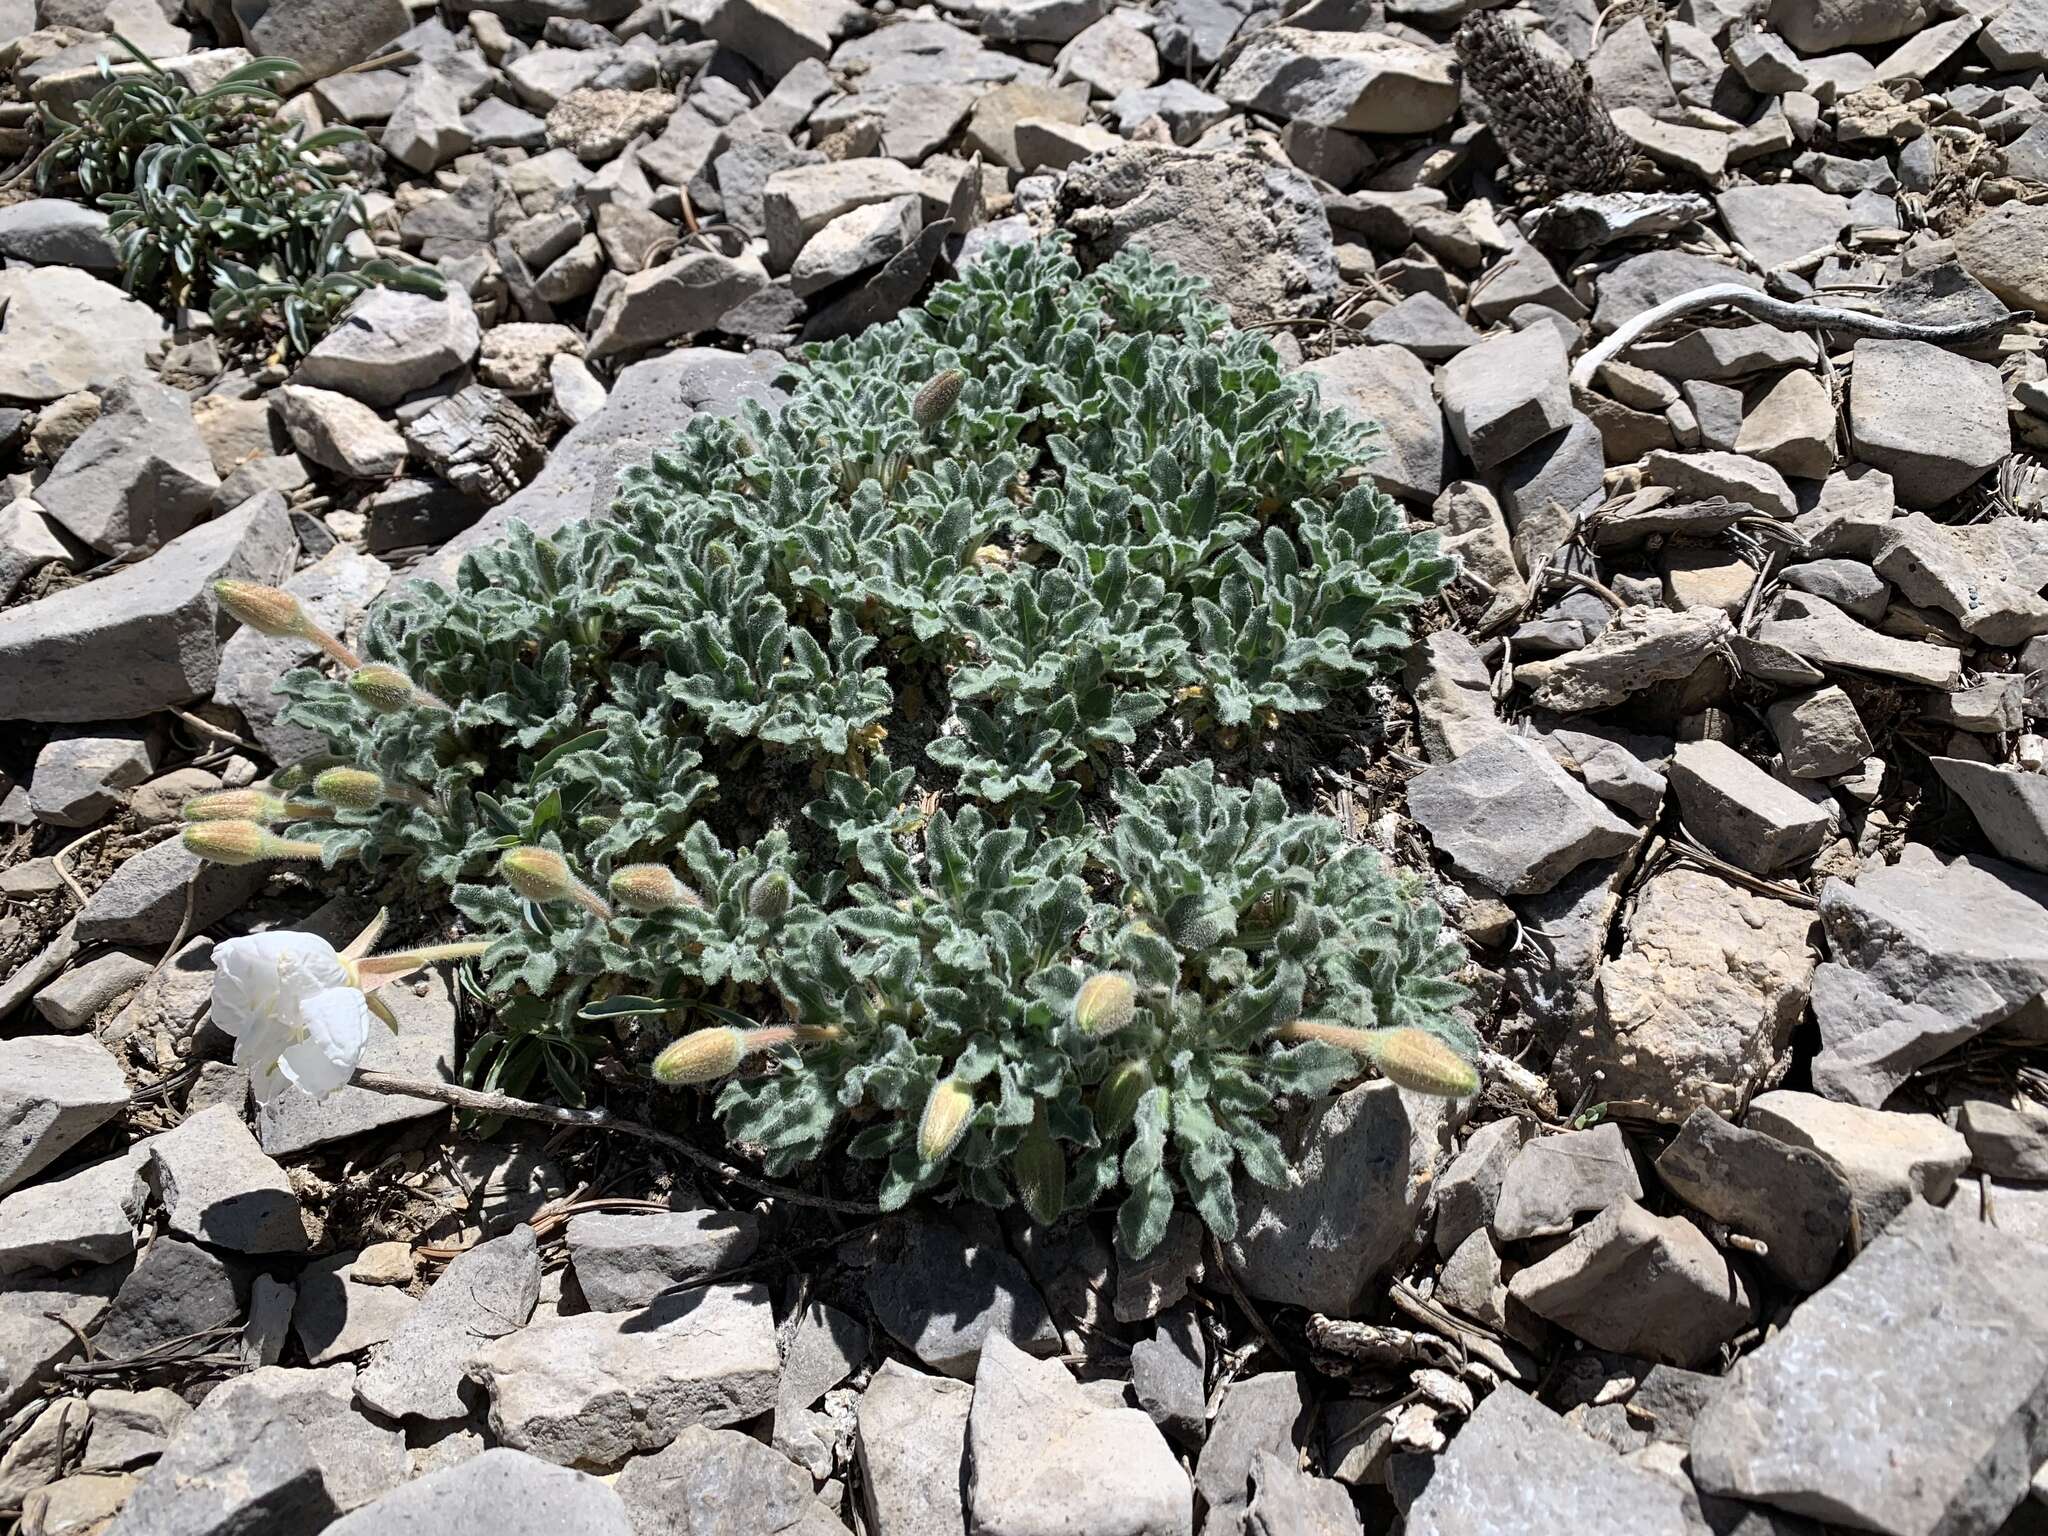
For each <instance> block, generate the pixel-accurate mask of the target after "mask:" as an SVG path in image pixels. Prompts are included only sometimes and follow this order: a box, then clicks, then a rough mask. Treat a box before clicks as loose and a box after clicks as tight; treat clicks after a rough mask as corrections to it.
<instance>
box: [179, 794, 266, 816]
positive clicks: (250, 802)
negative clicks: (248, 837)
mask: <svg viewBox="0 0 2048 1536" xmlns="http://www.w3.org/2000/svg"><path fill="white" fill-rule="evenodd" d="M178 814H179V815H181V816H182V817H184V819H185V820H187V821H282V820H283V819H284V818H285V817H286V816H288V815H290V814H291V807H290V806H288V805H286V804H285V803H284V801H283V799H281V798H280V797H279V796H277V795H273V794H271V793H269V792H268V791H266V790H261V789H219V790H215V791H214V792H213V793H212V794H210V795H194V796H193V797H192V798H191V799H190V800H187V801H186V802H185V803H184V805H182V806H180V807H179V810H178Z"/></svg>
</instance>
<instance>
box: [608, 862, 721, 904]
mask: <svg viewBox="0 0 2048 1536" xmlns="http://www.w3.org/2000/svg"><path fill="white" fill-rule="evenodd" d="M607 886H608V888H609V890H610V891H611V896H612V900H613V901H616V902H617V903H618V904H619V905H620V906H622V907H624V908H625V909H626V910H627V911H628V912H672V911H674V910H675V909H676V908H677V907H701V906H703V905H704V903H703V901H702V899H701V898H699V896H698V895H697V893H696V892H695V891H693V890H691V889H690V888H689V887H688V886H687V885H685V884H683V882H682V881H680V880H678V879H677V878H676V876H675V871H674V870H672V869H670V868H669V867H668V866H667V865H666V864H628V865H626V866H625V867H624V868H623V869H615V870H613V871H612V877H611V879H610V880H609V881H608V882H607Z"/></svg>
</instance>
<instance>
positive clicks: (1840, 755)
mask: <svg viewBox="0 0 2048 1536" xmlns="http://www.w3.org/2000/svg"><path fill="white" fill-rule="evenodd" d="M1765 718H1766V719H1767V720H1769V722H1770V726H1771V734H1772V735H1773V736H1775V737H1776V738H1777V741H1778V751H1779V753H1780V755H1781V756H1782V758H1783V760H1784V764H1785V772H1786V773H1788V774H1790V775H1791V776H1792V777H1793V778H1795V779H1830V778H1834V777H1835V776H1837V775H1838V774H1844V773H1849V772H1851V771H1853V770H1854V769H1856V768H1857V767H1859V766H1860V765H1861V764H1862V762H1863V760H1864V759H1865V758H1866V757H1868V756H1870V751H1871V747H1870V736H1869V733H1868V732H1866V731H1865V730H1864V729H1863V717H1862V716H1861V715H1859V714H1857V713H1856V705H1855V702H1854V701H1853V700H1852V699H1851V698H1850V697H1849V695H1848V694H1846V693H1844V692H1842V690H1841V689H1839V688H1836V687H1832V686H1831V687H1826V688H1816V689H1814V690H1812V691H1811V692H1810V693H1797V694H1791V695H1788V696H1787V697H1785V698H1781V699H1779V700H1778V701H1777V702H1776V703H1775V704H1773V705H1771V707H1770V708H1769V709H1768V710H1766V711H1765Z"/></svg>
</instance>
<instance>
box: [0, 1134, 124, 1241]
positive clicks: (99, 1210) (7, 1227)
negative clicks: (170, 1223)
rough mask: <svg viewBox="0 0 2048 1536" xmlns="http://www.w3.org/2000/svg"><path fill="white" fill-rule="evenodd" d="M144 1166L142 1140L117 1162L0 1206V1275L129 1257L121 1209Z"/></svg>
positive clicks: (20, 1193)
mask: <svg viewBox="0 0 2048 1536" xmlns="http://www.w3.org/2000/svg"><path fill="white" fill-rule="evenodd" d="M148 1160H149V1145H148V1141H147V1139H145V1140H143V1141H140V1142H137V1143H135V1144H134V1145H133V1146H131V1147H129V1148H128V1150H127V1151H125V1152H123V1153H121V1154H120V1155H119V1156H116V1157H110V1158H107V1159H106V1160H104V1161H103V1162H97V1163H94V1164H92V1165H91V1166H89V1167H86V1168H81V1169H80V1170H79V1171H78V1172H77V1173H73V1174H69V1175H67V1176H65V1177H64V1178H61V1179H46V1180H44V1181H43V1182H41V1183H37V1184H31V1185H30V1186H29V1187H28V1188H26V1189H17V1190H16V1191H15V1192H14V1193H13V1194H11V1195H9V1196H7V1197H6V1199H4V1200H0V1275H15V1274H24V1273H30V1272H34V1271H38V1270H53V1269H67V1268H69V1267H70V1266H71V1265H73V1264H109V1263H112V1262H113V1261H114V1260H116V1259H122V1258H126V1257H127V1256H128V1255H129V1254H131V1253H133V1252H134V1251H135V1226H134V1222H133V1221H132V1220H131V1219H130V1217H129V1215H128V1210H127V1207H128V1203H129V1201H130V1200H131V1199H132V1198H133V1195H134V1191H135V1176H136V1174H137V1173H139V1172H140V1171H141V1169H142V1165H143V1164H144V1163H146V1162H147V1161H148Z"/></svg>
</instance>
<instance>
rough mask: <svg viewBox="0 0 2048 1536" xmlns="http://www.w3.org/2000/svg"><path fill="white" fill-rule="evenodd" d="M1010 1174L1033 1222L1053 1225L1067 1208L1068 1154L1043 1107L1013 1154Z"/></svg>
mask: <svg viewBox="0 0 2048 1536" xmlns="http://www.w3.org/2000/svg"><path fill="white" fill-rule="evenodd" d="M1010 1173H1011V1176H1012V1177H1013V1178H1015V1179H1016V1181H1017V1196H1018V1198H1019V1199H1021V1200H1022V1201H1023V1202H1024V1209H1025V1210H1026V1211H1028V1212H1029V1213H1030V1214H1031V1219H1032V1220H1033V1221H1035V1222H1038V1223H1039V1224H1040V1225H1042V1226H1051V1225H1052V1224H1053V1223H1054V1222H1056V1221H1058V1220H1059V1219H1060V1216H1061V1215H1062V1214H1063V1213H1064V1212H1065V1210H1066V1208H1067V1154H1066V1152H1065V1150H1064V1149H1063V1148H1062V1147H1061V1146H1060V1144H1059V1142H1058V1141H1057V1140H1055V1139H1054V1137H1053V1134H1052V1131H1051V1128H1050V1127H1048V1126H1047V1124H1046V1122H1045V1110H1044V1108H1043V1106H1041V1107H1040V1109H1039V1111H1038V1114H1037V1117H1036V1118H1035V1119H1034V1120H1033V1121H1032V1122H1031V1129H1030V1130H1029V1131H1027V1132H1026V1133H1025V1135H1024V1139H1023V1140H1022V1141H1021V1142H1019V1143H1018V1144H1017V1150H1016V1152H1015V1153H1013V1154H1012V1155H1011V1158H1010Z"/></svg>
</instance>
